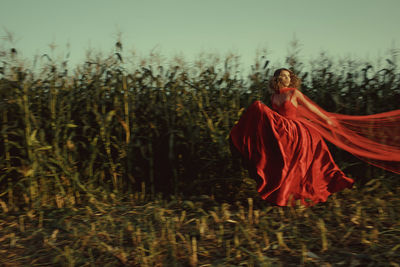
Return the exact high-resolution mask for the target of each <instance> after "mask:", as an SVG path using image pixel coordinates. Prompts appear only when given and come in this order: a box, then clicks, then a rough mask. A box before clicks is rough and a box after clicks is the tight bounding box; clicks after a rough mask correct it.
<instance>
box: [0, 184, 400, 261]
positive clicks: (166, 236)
mask: <svg viewBox="0 0 400 267" xmlns="http://www.w3.org/2000/svg"><path fill="white" fill-rule="evenodd" d="M382 182H383V181H381V180H371V181H370V182H369V183H368V184H367V185H366V186H364V187H363V188H355V189H353V190H345V191H344V192H341V193H339V194H336V195H334V196H332V197H331V198H330V199H329V200H328V201H327V202H326V203H322V204H319V205H317V206H315V207H311V208H304V207H302V206H296V207H290V208H282V207H271V206H267V205H261V206H260V205H254V203H253V199H252V198H250V197H249V198H248V199H247V201H242V202H241V201H238V202H236V203H222V204H219V203H217V202H215V201H214V200H213V199H212V198H210V197H207V196H201V197H200V196H199V197H196V198H192V199H186V200H185V199H179V198H172V199H170V200H169V201H166V200H163V199H161V198H156V199H154V200H149V199H148V198H147V197H146V196H145V195H144V194H143V193H137V194H133V195H132V194H131V195H129V196H126V198H124V199H122V198H120V197H119V196H117V195H114V194H109V193H107V192H104V193H102V194H100V195H99V197H98V198H92V199H90V200H89V203H87V205H82V206H81V205H80V206H75V207H71V208H49V209H38V210H37V209H29V210H23V211H19V212H11V211H7V204H5V203H4V202H2V207H3V212H2V213H1V215H0V230H1V233H2V235H1V238H0V256H1V257H0V262H1V264H2V266H99V265H102V266H398V263H399V261H400V253H399V250H400V199H399V197H398V196H399V193H400V187H399V186H393V187H386V186H385V185H384V183H382ZM246 202H247V203H246Z"/></svg>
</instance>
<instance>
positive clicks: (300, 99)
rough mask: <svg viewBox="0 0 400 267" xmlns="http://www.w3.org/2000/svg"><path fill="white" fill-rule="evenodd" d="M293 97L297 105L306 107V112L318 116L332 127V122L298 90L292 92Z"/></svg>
mask: <svg viewBox="0 0 400 267" xmlns="http://www.w3.org/2000/svg"><path fill="white" fill-rule="evenodd" d="M294 96H295V97H296V100H297V103H298V104H300V105H302V106H304V107H306V108H307V109H308V110H310V111H311V112H313V113H314V114H316V115H317V116H319V117H320V118H321V119H323V120H325V121H326V123H328V124H329V125H332V126H333V125H334V123H333V121H332V120H331V119H330V118H329V117H328V116H326V115H325V114H324V113H322V112H321V111H320V110H319V109H318V108H317V107H316V106H315V105H313V104H312V103H311V102H310V101H308V100H307V99H306V98H305V97H304V95H303V94H302V93H301V92H300V91H299V90H295V91H294Z"/></svg>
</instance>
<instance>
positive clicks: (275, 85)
mask: <svg viewBox="0 0 400 267" xmlns="http://www.w3.org/2000/svg"><path fill="white" fill-rule="evenodd" d="M284 70H286V71H287V72H289V73H290V84H289V87H291V88H296V89H300V84H301V80H300V78H299V77H297V75H296V74H294V73H293V71H291V70H289V69H286V68H280V69H277V70H276V71H275V72H274V75H273V76H272V78H271V80H270V81H269V88H270V89H271V90H272V91H273V92H275V93H276V92H279V89H280V88H282V87H284V85H283V84H282V83H281V81H280V80H279V75H280V74H281V72H282V71H284Z"/></svg>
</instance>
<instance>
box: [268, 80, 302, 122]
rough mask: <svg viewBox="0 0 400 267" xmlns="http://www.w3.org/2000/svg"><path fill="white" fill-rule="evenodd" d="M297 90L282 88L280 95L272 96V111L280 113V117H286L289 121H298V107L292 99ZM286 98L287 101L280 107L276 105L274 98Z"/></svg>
mask: <svg viewBox="0 0 400 267" xmlns="http://www.w3.org/2000/svg"><path fill="white" fill-rule="evenodd" d="M295 90H296V89H295V88H282V89H280V93H279V94H275V95H272V97H271V102H272V109H273V110H275V111H276V112H278V113H279V114H280V115H282V116H285V117H286V118H289V119H296V117H297V107H296V106H295V105H294V104H293V102H292V97H293V94H294V92H295ZM277 96H284V97H285V98H286V99H285V100H284V101H283V102H282V103H280V104H279V105H277V104H275V102H274V101H273V100H274V97H277Z"/></svg>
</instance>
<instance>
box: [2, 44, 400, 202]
mask: <svg viewBox="0 0 400 267" xmlns="http://www.w3.org/2000/svg"><path fill="white" fill-rule="evenodd" d="M119 51H120V50H119ZM296 51H297V50H296ZM296 51H295V52H294V53H292V54H291V55H290V56H289V57H288V59H287V62H288V63H290V65H291V66H292V65H293V66H292V67H293V68H295V69H296V72H297V74H298V75H299V76H300V77H302V78H303V86H302V90H303V91H304V92H305V93H306V94H307V95H309V96H310V98H312V99H313V100H314V101H316V102H317V103H319V104H320V105H321V106H322V107H324V108H326V109H327V110H329V111H332V112H338V113H345V114H360V115H361V114H370V113H377V112H382V111H386V110H391V109H397V108H399V101H398V100H399V97H400V75H399V73H398V70H397V66H396V63H395V61H391V60H389V59H388V60H387V65H386V66H385V67H384V68H383V69H381V70H376V69H375V68H374V67H372V65H371V64H370V63H357V62H354V61H352V60H347V61H343V62H340V66H335V64H334V63H333V61H332V60H331V59H329V58H328V57H326V56H325V55H321V56H320V58H319V59H317V60H315V61H313V62H312V63H311V67H310V70H309V71H308V72H306V71H304V69H305V66H304V65H303V64H300V63H299V60H298V59H296V56H297V54H296V53H297V52H296ZM46 57H47V58H49V57H48V56H47V55H46ZM234 59H235V58H234V57H233V56H228V57H227V58H226V59H225V60H224V64H223V67H220V66H219V65H218V64H217V63H215V62H216V61H215V62H214V63H215V64H214V63H211V64H210V63H209V62H207V61H202V60H200V61H198V62H196V64H195V65H193V66H191V67H187V66H186V65H185V64H184V63H182V64H181V65H169V66H167V65H164V66H162V65H158V63H157V60H155V59H154V58H153V59H152V58H150V59H149V62H150V63H149V64H148V65H147V63H146V61H144V62H143V63H142V65H139V66H137V67H136V68H135V69H134V70H133V71H127V70H126V69H125V67H124V64H123V62H122V61H123V58H122V55H121V54H120V53H119V52H118V53H116V54H115V55H112V56H111V57H109V58H106V59H101V58H100V59H99V58H98V59H96V60H90V61H87V62H86V63H85V64H84V65H82V66H80V67H79V68H77V69H76V71H75V73H74V74H73V75H68V69H67V66H66V63H65V62H63V63H62V64H61V65H60V66H58V65H57V64H56V63H55V62H53V61H52V60H51V59H50V58H49V63H48V65H46V66H45V67H44V68H43V70H42V72H41V73H40V74H35V73H34V72H32V71H31V70H29V69H24V67H23V66H21V65H18V64H17V63H13V62H12V61H10V64H9V65H5V67H4V68H3V69H2V73H3V74H2V76H3V77H2V79H1V80H0V94H1V105H0V113H1V126H0V131H1V136H2V138H1V141H0V151H1V156H0V157H1V161H0V189H1V190H0V192H1V195H0V197H2V198H7V200H8V202H9V203H11V204H12V206H13V207H15V208H18V207H19V206H25V205H28V206H37V207H40V206H46V205H50V206H52V205H54V204H56V205H58V206H61V207H63V206H73V205H75V204H76V203H78V202H80V201H84V200H85V199H87V198H90V197H91V194H93V192H96V190H106V191H107V192H121V193H133V192H137V191H138V190H141V187H142V184H145V185H146V186H145V187H146V190H147V191H148V193H149V194H150V195H151V196H155V194H157V193H160V192H161V193H163V194H165V195H171V194H172V195H179V194H183V195H200V194H207V195H214V196H216V197H217V198H221V199H226V200H228V199H230V200H235V199H236V198H237V197H238V196H240V194H241V193H240V192H243V190H247V189H249V188H251V187H253V186H254V184H251V183H249V182H247V180H246V179H247V175H246V172H244V171H243V169H242V168H241V166H240V163H238V162H237V161H235V160H233V159H232V157H231V153H230V149H229V142H228V137H229V132H230V129H231V128H232V126H233V125H234V123H235V121H237V120H238V119H239V117H240V115H241V114H242V112H243V111H244V109H245V108H246V107H247V106H248V105H249V104H251V102H253V101H254V100H256V99H264V101H265V102H266V103H267V104H268V102H269V101H268V99H269V91H268V89H267V84H268V79H269V76H270V74H271V73H272V72H273V69H271V66H269V64H268V63H269V61H268V60H267V59H266V57H265V56H262V57H260V59H259V60H258V61H257V62H256V63H255V65H254V66H253V67H252V72H251V73H250V74H249V75H248V77H247V78H243V77H242V76H240V72H239V71H238V70H237V69H238V68H237V65H235V60H234ZM10 60H11V59H10ZM333 153H334V154H335V159H336V160H337V162H338V164H339V165H340V166H342V167H343V168H344V170H345V171H346V172H348V173H349V174H350V175H353V176H356V177H358V178H360V179H361V178H362V179H366V178H367V179H366V180H368V179H370V178H373V177H379V176H381V175H384V174H385V173H384V172H383V171H381V170H377V169H374V168H373V167H367V168H363V169H361V170H360V168H359V166H360V165H361V164H363V163H360V162H359V161H358V160H356V159H354V158H353V157H352V156H350V155H348V154H346V153H345V152H342V151H338V150H336V149H333ZM352 166H356V167H357V170H353V169H352V168H353V167H352ZM365 177H366V178H365ZM246 188H247V189H246ZM249 190H250V189H249Z"/></svg>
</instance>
